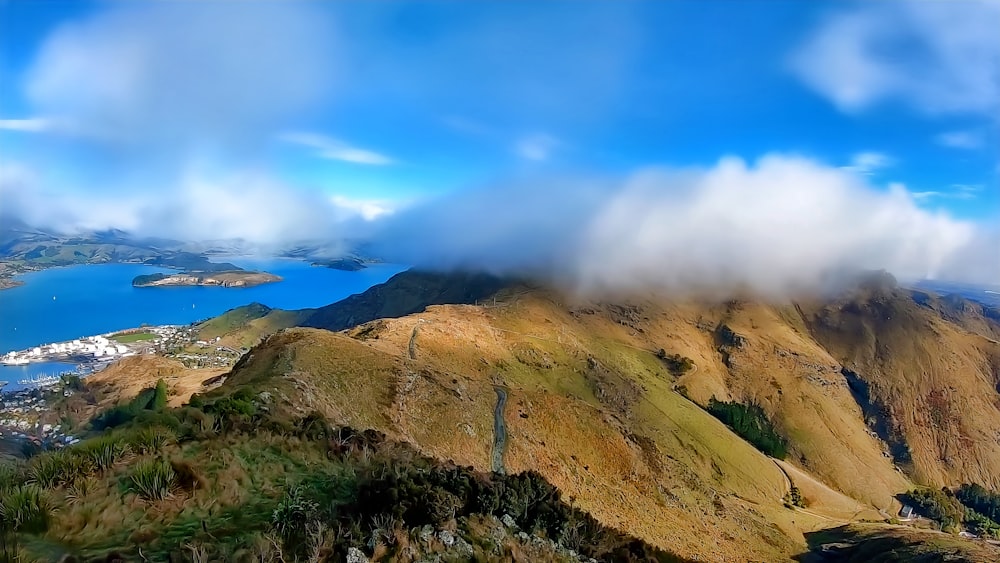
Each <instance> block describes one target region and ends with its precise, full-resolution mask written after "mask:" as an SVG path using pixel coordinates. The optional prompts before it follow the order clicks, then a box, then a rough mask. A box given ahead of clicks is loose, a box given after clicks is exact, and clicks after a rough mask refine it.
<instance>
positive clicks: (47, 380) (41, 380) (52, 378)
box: [18, 375, 59, 387]
mask: <svg viewBox="0 0 1000 563" xmlns="http://www.w3.org/2000/svg"><path fill="white" fill-rule="evenodd" d="M57 381H59V376H58V375H40V376H35V377H31V378H28V379H21V380H18V384H20V385H33V386H35V387H41V386H43V385H51V384H53V383H55V382H57Z"/></svg>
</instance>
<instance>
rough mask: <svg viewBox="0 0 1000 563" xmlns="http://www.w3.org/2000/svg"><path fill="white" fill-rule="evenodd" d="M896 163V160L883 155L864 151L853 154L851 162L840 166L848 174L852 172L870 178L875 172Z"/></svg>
mask: <svg viewBox="0 0 1000 563" xmlns="http://www.w3.org/2000/svg"><path fill="white" fill-rule="evenodd" d="M895 163H896V160H895V159H894V158H892V157H890V156H888V155H886V154H884V153H880V152H874V151H866V152H859V153H856V154H854V155H853V156H852V157H851V162H850V164H848V165H847V166H842V167H841V168H842V169H843V170H846V171H848V172H853V173H855V174H861V175H863V176H871V175H873V174H875V172H877V171H879V170H881V169H883V168H887V167H889V166H892V165H894V164H895Z"/></svg>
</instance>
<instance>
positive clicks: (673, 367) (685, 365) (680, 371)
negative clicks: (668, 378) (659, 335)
mask: <svg viewBox="0 0 1000 563" xmlns="http://www.w3.org/2000/svg"><path fill="white" fill-rule="evenodd" d="M656 357H657V358H660V359H661V360H663V362H664V363H665V364H667V369H668V370H669V371H670V373H671V374H673V375H675V376H681V375H684V374H685V373H687V372H689V371H691V368H693V367H694V361H693V360H692V359H691V358H686V357H684V356H681V355H680V354H667V351H666V350H664V349H663V348H660V349H659V351H657V352H656Z"/></svg>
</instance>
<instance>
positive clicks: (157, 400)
mask: <svg viewBox="0 0 1000 563" xmlns="http://www.w3.org/2000/svg"><path fill="white" fill-rule="evenodd" d="M165 408H167V384H166V382H165V381H163V379H162V378H161V379H157V380H156V388H155V389H154V391H153V403H152V409H153V410H154V411H162V410H163V409H165Z"/></svg>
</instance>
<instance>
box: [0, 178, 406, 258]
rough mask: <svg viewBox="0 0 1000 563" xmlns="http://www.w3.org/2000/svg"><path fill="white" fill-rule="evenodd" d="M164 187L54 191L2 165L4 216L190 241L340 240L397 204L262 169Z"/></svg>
mask: <svg viewBox="0 0 1000 563" xmlns="http://www.w3.org/2000/svg"><path fill="white" fill-rule="evenodd" d="M157 187H158V188H160V189H156V190H132V191H129V192H127V193H117V194H115V193H94V192H92V191H90V192H88V191H86V190H79V189H75V188H74V187H73V186H65V185H60V186H58V187H57V188H55V189H54V188H52V187H51V186H50V184H48V183H47V178H46V176H45V174H44V173H40V172H39V171H36V170H32V169H29V168H27V167H25V166H22V165H18V164H13V163H7V164H3V165H0V201H3V204H4V205H3V209H2V211H3V212H4V214H5V215H9V216H13V217H16V218H18V219H21V220H22V221H24V222H25V223H27V224H29V225H32V226H38V227H48V228H52V229H55V230H57V231H64V230H71V231H78V230H97V229H108V228H118V229H123V230H126V231H130V232H134V233H136V234H138V235H142V236H162V237H168V238H175V239H179V240H187V241H204V240H223V239H242V240H245V241H248V242H251V243H254V244H259V245H280V244H282V243H288V242H296V241H304V240H324V239H326V240H335V239H337V238H339V237H340V236H341V235H342V234H343V233H344V232H345V231H346V230H347V229H346V227H345V225H346V224H347V223H348V222H351V221H354V220H359V219H366V220H370V219H373V218H375V217H379V216H382V215H384V214H387V213H389V212H390V210H391V209H392V207H391V203H390V202H375V201H355V200H350V199H346V198H338V197H335V198H330V197H328V196H326V195H324V194H321V193H316V192H308V191H302V190H297V189H295V188H294V187H291V186H288V185H286V184H284V183H282V182H280V181H278V180H275V179H273V178H271V177H269V176H267V175H266V174H261V173H258V172H255V171H247V172H241V173H232V174H227V175H223V176H217V175H211V174H205V173H201V172H191V173H189V174H187V175H185V176H184V177H183V178H181V179H180V180H179V181H178V182H176V183H173V184H171V185H169V186H157ZM165 194H169V195H165ZM351 234H352V235H353V234H354V233H353V232H352V233H351Z"/></svg>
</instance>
